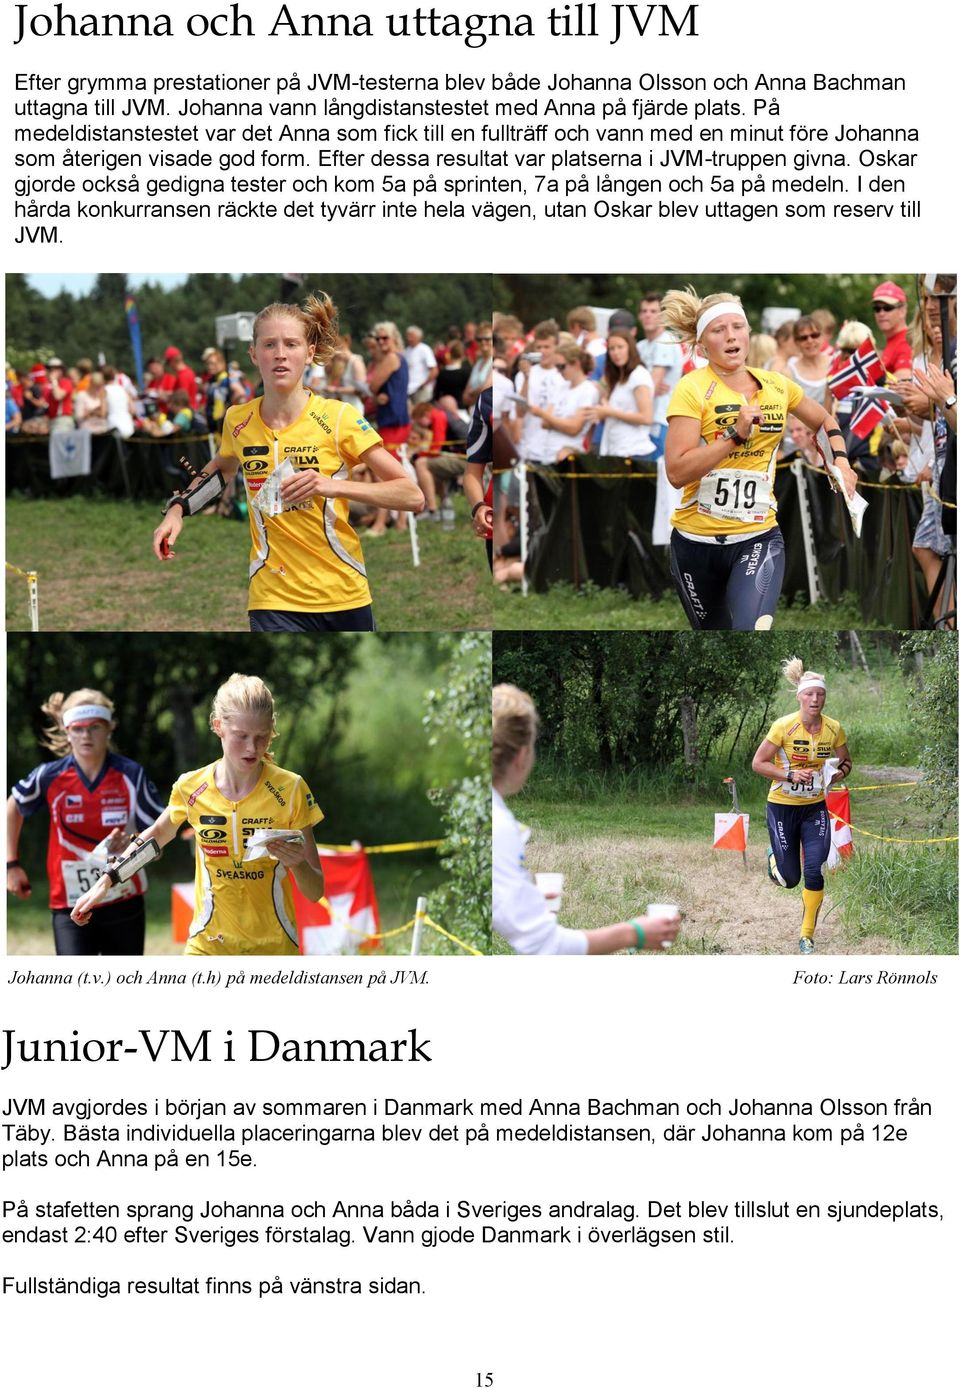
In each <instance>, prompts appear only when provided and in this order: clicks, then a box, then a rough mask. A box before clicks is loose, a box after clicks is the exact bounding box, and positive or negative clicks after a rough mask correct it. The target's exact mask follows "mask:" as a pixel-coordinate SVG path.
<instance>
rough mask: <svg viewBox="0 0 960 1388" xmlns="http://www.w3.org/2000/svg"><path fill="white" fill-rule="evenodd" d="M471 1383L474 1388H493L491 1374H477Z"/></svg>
mask: <svg viewBox="0 0 960 1388" xmlns="http://www.w3.org/2000/svg"><path fill="white" fill-rule="evenodd" d="M473 1383H474V1388H493V1374H477V1376H476V1378H475V1379H474V1380H473Z"/></svg>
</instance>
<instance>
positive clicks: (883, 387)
mask: <svg viewBox="0 0 960 1388" xmlns="http://www.w3.org/2000/svg"><path fill="white" fill-rule="evenodd" d="M810 282H811V284H815V283H816V281H815V280H814V279H813V278H812V277H811V281H810ZM664 292H665V291H664ZM662 298H663V295H662V294H661V293H660V292H653V291H651V292H650V293H647V294H644V295H643V296H642V297H641V299H640V301H639V303H638V304H636V306H635V310H636V311H635V312H634V311H632V310H631V309H628V308H621V307H612V308H598V307H591V306H588V305H577V306H574V307H572V308H570V309H568V310H567V311H566V312H565V313H562V314H558V315H557V316H555V317H550V318H546V319H543V320H542V321H540V322H538V323H536V324H535V325H533V326H532V327H527V326H525V325H524V324H523V323H522V322H521V321H520V320H519V319H518V318H517V317H516V316H515V315H513V314H509V313H495V314H494V317H493V323H494V341H493V369H494V424H495V429H496V434H495V445H494V447H495V456H497V458H498V465H497V472H498V474H499V477H498V488H497V498H496V504H495V507H494V542H493V544H494V577H495V579H496V580H497V581H499V582H500V583H501V584H502V585H506V584H508V583H510V582H514V581H519V580H520V579H522V577H523V569H522V566H521V563H520V560H519V553H520V542H519V513H518V506H519V487H518V484H517V478H516V474H515V471H514V469H513V468H512V467H511V466H510V465H509V464H510V462H511V461H515V460H516V459H518V458H522V459H523V460H524V461H526V462H528V463H531V464H534V465H536V466H537V467H538V468H541V469H545V470H547V471H553V472H559V473H562V472H563V471H565V470H566V469H565V467H564V464H565V463H566V464H567V465H568V466H569V461H570V460H571V459H573V458H575V457H576V455H582V454H586V453H591V454H594V455H599V456H601V457H604V456H606V457H616V458H618V459H630V460H632V461H633V462H634V463H636V464H639V465H643V466H645V467H646V468H647V469H648V470H650V471H653V470H656V472H657V494H656V507H655V513H654V523H653V536H652V538H653V543H654V544H655V545H666V544H668V543H669V540H670V514H671V512H672V511H673V510H674V508H675V507H676V506H677V504H678V502H679V497H680V492H679V490H678V489H676V488H673V487H671V485H670V483H669V481H668V479H667V475H666V470H665V467H664V445H665V440H666V431H667V418H668V408H669V404H670V399H671V396H672V394H673V391H674V388H675V386H676V385H677V383H678V381H680V379H681V377H682V376H683V375H684V374H685V373H687V372H690V371H692V370H694V369H696V368H697V367H699V366H702V365H704V364H705V359H702V358H700V357H699V355H698V352H697V349H696V348H695V347H694V348H688V347H687V346H686V345H681V344H680V343H679V342H678V341H677V340H676V339H675V338H674V337H673V335H672V334H671V333H670V331H669V330H668V329H667V328H665V326H664V324H663V321H662V318H661V302H662ZM943 302H946V303H947V304H948V311H949V330H948V340H947V342H946V344H945V343H944V341H943V331H942V323H941V304H942V303H943ZM863 308H864V312H863V321H860V320H848V321H845V322H843V323H838V321H837V318H836V316H835V315H834V314H833V313H832V312H831V310H830V308H829V307H822V306H817V305H810V306H809V307H807V306H804V307H802V308H798V309H795V310H794V309H778V308H770V309H767V310H766V311H765V313H764V321H763V323H762V324H761V325H760V326H762V327H764V328H767V327H769V329H770V330H769V331H759V332H758V331H756V328H757V326H758V325H757V324H752V325H751V326H752V327H753V329H754V332H753V335H752V337H751V341H750V354H749V357H748V362H747V365H748V367H752V368H756V369H758V370H766V371H776V372H779V373H781V374H782V375H784V376H787V377H788V378H789V379H791V380H792V381H794V382H795V383H796V384H797V385H799V386H800V388H801V389H802V390H803V393H804V395H805V396H808V397H809V398H810V399H812V400H815V401H816V402H817V403H818V404H821V405H823V406H824V408H825V409H826V410H827V411H828V412H829V413H831V414H834V415H835V416H836V418H837V420H838V422H839V424H840V426H841V428H842V430H843V434H844V440H845V444H846V449H847V454H848V456H849V459H850V462H851V464H852V466H853V467H854V468H855V470H856V471H857V472H858V474H859V475H860V477H861V478H862V479H864V480H869V481H870V482H872V483H874V484H885V483H888V484H891V485H897V484H902V483H913V484H923V499H924V507H923V514H922V517H921V520H920V523H919V525H918V527H917V529H916V533H915V535H914V540H913V552H914V555H915V557H916V559H917V561H918V563H919V565H920V567H921V569H922V571H923V575H924V579H925V581H926V585H927V589H928V591H931V590H932V588H933V586H934V583H935V581H936V577H937V575H938V573H939V572H940V570H941V565H942V561H943V558H944V556H945V555H948V554H954V553H955V550H956V522H955V517H956V509H955V506H953V507H950V506H949V505H948V508H947V513H946V525H945V512H944V501H945V500H946V498H945V497H944V495H943V491H942V490H941V489H942V488H943V489H945V490H946V491H947V493H948V495H949V497H951V498H952V500H953V502H955V500H956V497H955V486H956V483H955V475H956V387H955V381H956V276H953V275H941V276H938V277H936V283H935V285H933V286H932V287H931V288H929V289H927V290H925V291H924V292H923V293H922V294H921V295H920V302H919V304H918V306H917V308H916V310H915V312H914V313H913V314H912V316H911V315H910V314H909V310H908V298H907V293H906V291H905V289H904V288H903V286H902V285H901V284H898V283H896V282H895V281H893V280H884V281H882V282H881V283H878V284H877V285H876V286H875V287H874V289H873V291H872V295H871V301H870V303H869V304H867V303H865V304H864V306H863ZM561 323H562V324H563V326H561ZM824 444H825V440H823V439H820V440H818V439H817V438H816V437H815V436H813V435H812V434H811V431H810V430H809V429H808V428H806V427H805V426H804V425H803V424H802V423H801V422H800V420H798V419H796V418H795V417H792V416H791V418H790V420H789V423H788V428H787V430H786V433H785V436H784V441H783V445H782V447H781V451H780V454H779V458H778V461H780V462H785V461H789V460H791V459H793V458H794V457H796V456H797V455H798V454H799V455H801V456H802V457H803V458H804V460H805V461H807V462H809V463H810V464H811V465H812V466H815V467H822V466H823V461H824V453H825V451H826V450H825V447H824ZM529 520H530V522H531V524H532V525H533V527H534V528H536V526H537V524H538V523H540V520H541V518H540V517H538V516H537V515H536V514H532V515H531V516H529Z"/></svg>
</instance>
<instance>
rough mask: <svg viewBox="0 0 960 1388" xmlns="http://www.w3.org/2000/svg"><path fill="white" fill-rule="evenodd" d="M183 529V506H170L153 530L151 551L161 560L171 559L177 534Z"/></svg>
mask: <svg viewBox="0 0 960 1388" xmlns="http://www.w3.org/2000/svg"><path fill="white" fill-rule="evenodd" d="M182 529H183V507H182V506H171V507H170V510H169V511H168V512H167V514H166V515H165V516H164V518H163V520H162V521H161V522H160V524H159V525H158V526H157V528H156V530H155V531H154V532H153V552H154V554H155V555H156V556H157V558H158V559H159V560H161V562H162V561H163V560H164V559H172V558H173V556H174V548H173V547H174V545H175V544H176V542H177V536H178V535H179V534H180V531H181V530H182Z"/></svg>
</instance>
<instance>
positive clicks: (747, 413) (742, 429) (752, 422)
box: [737, 405, 763, 441]
mask: <svg viewBox="0 0 960 1388" xmlns="http://www.w3.org/2000/svg"><path fill="white" fill-rule="evenodd" d="M761 424H763V410H761V409H759V408H758V406H756V405H742V406H741V408H740V413H739V414H738V415H737V433H738V434H739V435H740V437H741V438H742V439H743V440H744V441H746V440H748V439H749V438H750V435H751V434H752V433H753V431H754V429H756V428H757V426H758V425H761Z"/></svg>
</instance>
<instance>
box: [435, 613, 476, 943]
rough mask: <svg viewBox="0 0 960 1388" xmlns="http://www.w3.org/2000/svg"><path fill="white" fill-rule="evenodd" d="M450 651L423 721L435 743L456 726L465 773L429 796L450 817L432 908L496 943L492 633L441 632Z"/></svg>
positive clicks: (451, 923) (459, 930)
mask: <svg viewBox="0 0 960 1388" xmlns="http://www.w3.org/2000/svg"><path fill="white" fill-rule="evenodd" d="M440 644H441V649H443V650H445V651H446V653H447V657H448V659H447V666H446V670H445V672H444V681H443V683H442V684H438V685H437V686H436V687H435V688H432V689H430V690H429V691H428V693H427V696H426V713H425V714H424V723H425V725H426V727H427V728H428V729H429V731H430V739H431V743H434V742H436V741H437V740H438V739H439V737H440V736H441V735H442V734H445V733H450V732H455V733H456V734H457V735H458V737H459V739H460V742H461V745H462V748H463V753H464V758H465V763H466V767H465V769H466V772H467V774H466V775H462V776H460V777H459V778H458V779H457V780H455V781H452V782H448V783H446V784H438V785H435V786H434V787H433V788H432V789H431V791H430V799H431V800H432V801H433V803H434V804H435V805H437V806H439V808H440V811H441V814H442V816H443V824H444V830H445V838H446V842H445V844H444V848H443V850H442V853H441V856H442V860H443V866H444V868H445V869H446V871H447V873H448V874H449V876H448V882H447V885H446V887H445V888H444V889H443V890H442V891H441V892H440V893H438V894H437V896H436V903H435V904H432V910H433V912H434V914H435V915H438V916H439V923H440V924H441V925H446V926H447V927H448V928H449V929H450V930H451V932H452V933H453V934H456V935H458V936H459V937H460V938H461V939H463V940H465V941H466V943H467V944H471V945H473V946H474V948H475V949H480V950H483V951H484V952H487V951H488V950H489V948H490V889H491V879H492V860H491V844H490V835H491V828H490V813H491V790H490V637H489V634H488V633H487V632H480V631H472V632H466V633H464V634H463V635H460V636H450V637H441V638H440Z"/></svg>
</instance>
